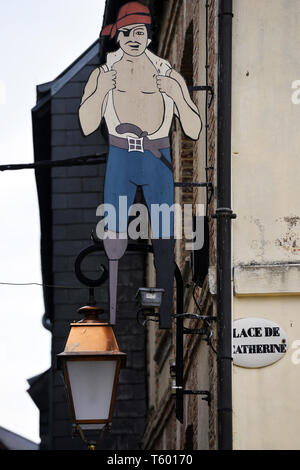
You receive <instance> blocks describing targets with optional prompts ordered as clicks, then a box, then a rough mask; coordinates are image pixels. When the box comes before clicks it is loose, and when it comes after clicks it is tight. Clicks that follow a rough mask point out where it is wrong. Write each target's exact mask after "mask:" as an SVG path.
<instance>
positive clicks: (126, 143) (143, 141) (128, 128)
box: [109, 123, 173, 172]
mask: <svg viewBox="0 0 300 470" xmlns="http://www.w3.org/2000/svg"><path fill="white" fill-rule="evenodd" d="M116 132H118V134H126V133H130V134H135V135H136V136H137V139H135V138H133V137H128V138H127V139H124V138H123V137H117V136H115V135H112V134H110V135H109V142H110V144H111V145H113V146H114V147H118V148H121V149H124V150H128V151H129V152H131V151H137V152H143V151H144V150H149V151H150V152H152V153H153V155H154V156H155V157H157V158H159V160H161V162H162V163H163V164H164V165H166V166H167V167H168V168H169V170H170V171H172V172H173V166H172V164H171V162H169V160H167V159H166V157H164V155H163V154H162V153H161V152H160V150H162V149H166V148H169V147H170V140H169V137H162V138H160V139H152V140H151V139H149V137H148V132H145V131H142V130H141V129H140V128H139V127H138V126H135V125H134V124H129V123H125V124H120V125H119V126H117V127H116Z"/></svg>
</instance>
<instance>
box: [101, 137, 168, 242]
mask: <svg viewBox="0 0 300 470" xmlns="http://www.w3.org/2000/svg"><path fill="white" fill-rule="evenodd" d="M161 153H162V154H163V156H164V157H165V158H166V159H167V160H168V161H169V162H171V154H170V149H162V150H161ZM138 186H141V187H142V189H143V193H144V197H145V201H146V204H147V207H148V210H149V212H150V220H151V229H152V233H153V238H162V237H164V238H168V237H170V236H171V237H173V236H174V212H173V211H171V212H170V218H169V220H168V222H169V223H166V224H162V220H161V217H160V218H159V219H158V218H157V217H155V218H151V205H154V204H155V205H161V204H167V205H168V206H169V207H172V206H173V204H174V178H173V174H172V172H171V171H170V169H169V168H168V167H167V166H166V165H165V164H164V163H163V162H162V161H161V160H160V159H159V158H157V157H155V156H154V155H153V154H152V152H150V151H148V150H145V151H144V153H141V152H137V151H134V152H128V151H127V150H125V149H120V148H118V147H113V146H110V149H109V155H108V162H107V167H106V177H105V185H104V203H105V204H111V205H112V206H113V207H114V208H115V211H116V224H115V226H110V227H108V229H109V230H111V231H113V232H117V233H118V232H126V231H127V224H128V212H126V211H123V212H122V211H121V214H120V216H119V201H120V200H119V197H120V196H127V205H128V209H129V208H130V206H131V205H132V204H133V203H134V199H135V195H136V190H137V187H138ZM156 214H157V212H156ZM158 220H159V222H160V223H158Z"/></svg>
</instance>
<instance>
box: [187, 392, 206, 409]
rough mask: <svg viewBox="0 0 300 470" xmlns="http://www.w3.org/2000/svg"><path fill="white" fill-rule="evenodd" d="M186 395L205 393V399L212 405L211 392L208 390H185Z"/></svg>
mask: <svg viewBox="0 0 300 470" xmlns="http://www.w3.org/2000/svg"><path fill="white" fill-rule="evenodd" d="M183 394H184V395H204V398H202V400H203V401H207V404H208V406H210V405H211V393H210V392H209V391H208V390H183Z"/></svg>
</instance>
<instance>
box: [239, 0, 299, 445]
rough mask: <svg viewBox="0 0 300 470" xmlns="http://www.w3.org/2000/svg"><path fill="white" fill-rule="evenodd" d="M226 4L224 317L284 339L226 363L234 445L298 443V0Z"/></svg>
mask: <svg viewBox="0 0 300 470" xmlns="http://www.w3.org/2000/svg"><path fill="white" fill-rule="evenodd" d="M233 11H234V18H233V83H232V91H233V107H232V115H233V119H232V130H233V134H232V192H233V203H232V205H233V211H234V212H235V213H237V216H238V218H237V219H236V220H235V221H233V264H234V267H235V279H234V285H235V286H237V288H236V292H235V294H236V295H235V296H234V298H233V315H234V318H243V317H249V316H251V317H253V316H257V317H264V318H269V319H271V320H273V321H275V322H276V323H278V324H279V325H280V326H281V327H283V329H285V331H286V333H287V334H288V339H289V350H288V353H287V354H286V356H285V357H284V358H283V359H282V360H281V361H279V362H277V363H276V364H273V365H272V366H268V367H265V368H263V369H253V370H251V369H242V368H240V367H236V366H234V367H233V368H234V371H233V413H234V448H235V449H299V448H300V441H299V434H300V420H299V412H300V400H299V393H297V390H299V388H300V365H298V366H297V365H295V364H293V362H292V359H291V355H292V352H293V350H292V348H291V346H292V343H293V341H294V340H297V339H300V298H299V295H300V269H298V268H297V267H296V269H295V266H291V265H294V264H297V263H300V210H299V196H300V158H299V157H300V155H299V154H300V143H299V125H300V104H293V102H292V94H293V92H295V90H293V89H292V84H293V82H294V81H296V80H300V54H299V51H300V29H299V25H300V1H299V0H260V1H259V0H254V1H251V2H249V1H248V0H234V2H233ZM299 83H300V82H299ZM249 264H257V265H258V266H256V267H255V268H253V269H247V266H246V269H245V268H244V267H243V265H249ZM241 265H242V266H241ZM237 268H238V269H237ZM290 271H291V272H290ZM241 273H242V274H241ZM262 275H263V281H264V286H263V288H262V285H261V284H262V282H261V279H262ZM290 279H293V282H291V281H290ZM298 281H299V282H298ZM250 286H251V288H250ZM297 286H298V287H297ZM297 416H298V418H297Z"/></svg>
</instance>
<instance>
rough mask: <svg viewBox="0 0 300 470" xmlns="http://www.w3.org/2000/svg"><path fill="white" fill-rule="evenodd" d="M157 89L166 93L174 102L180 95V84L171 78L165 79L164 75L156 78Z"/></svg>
mask: <svg viewBox="0 0 300 470" xmlns="http://www.w3.org/2000/svg"><path fill="white" fill-rule="evenodd" d="M156 84H157V88H158V89H159V91H160V92H161V93H166V95H168V96H169V97H170V98H172V99H173V100H175V99H176V97H177V96H178V93H180V90H181V88H180V85H179V83H178V82H177V81H176V80H174V79H173V78H171V77H165V76H164V75H157V76H156Z"/></svg>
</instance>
